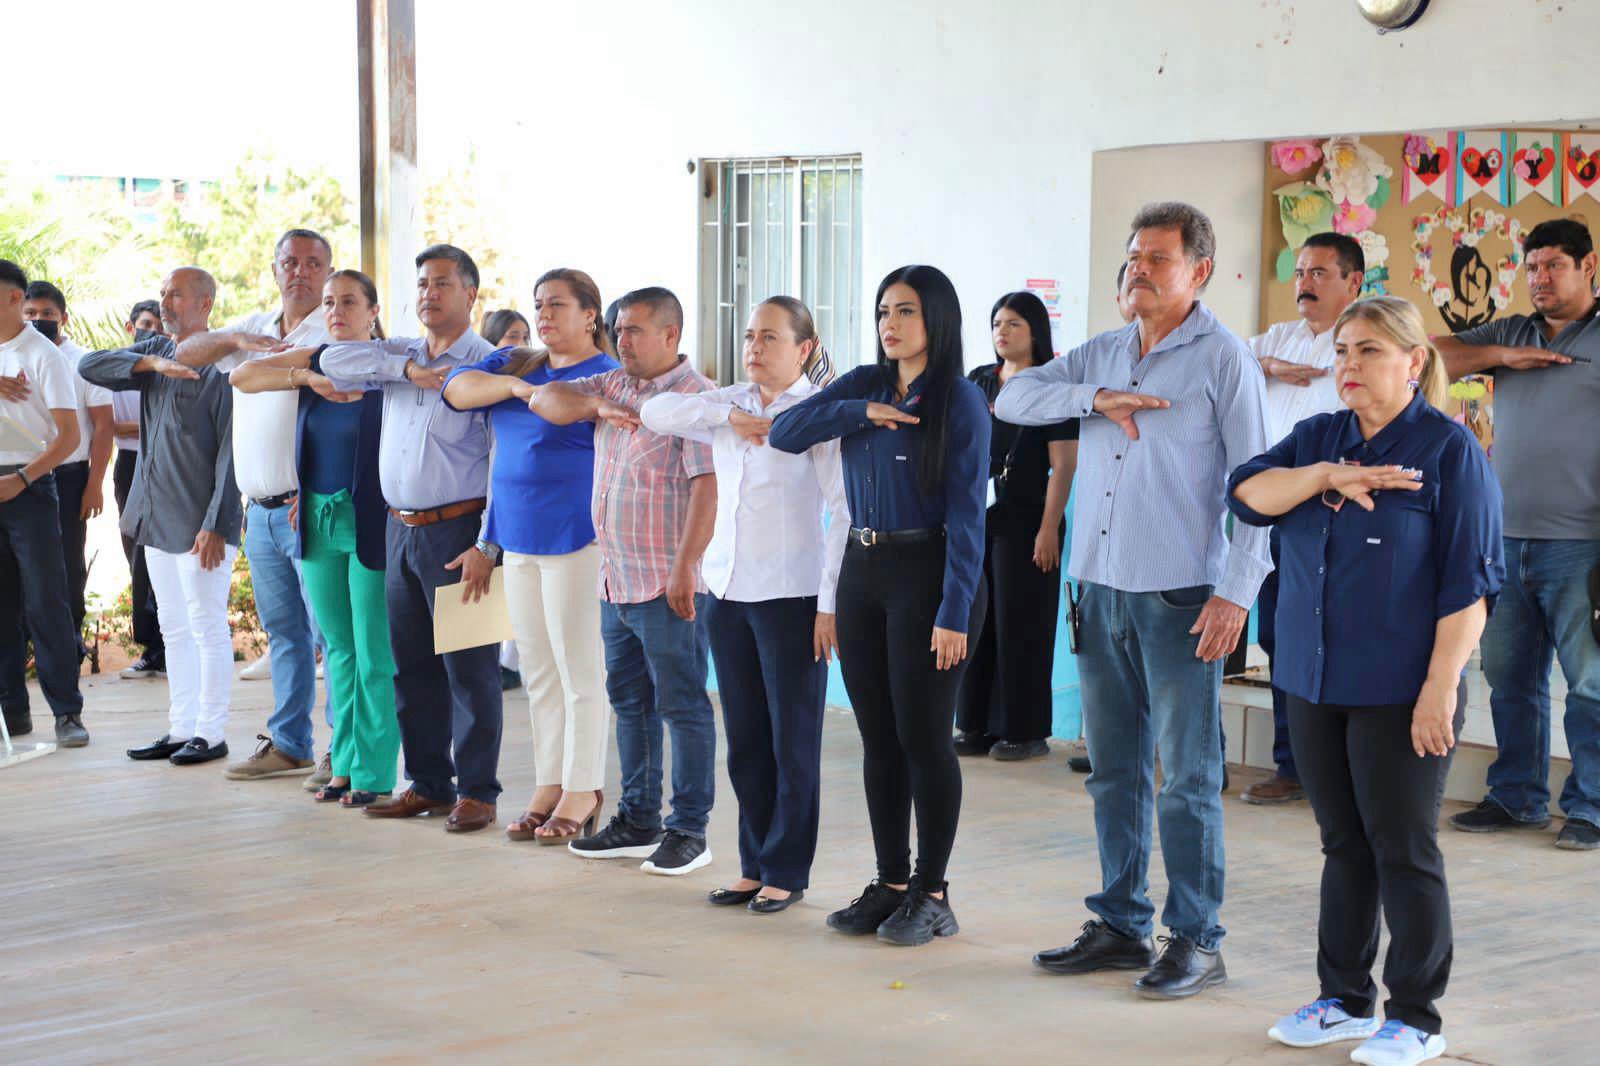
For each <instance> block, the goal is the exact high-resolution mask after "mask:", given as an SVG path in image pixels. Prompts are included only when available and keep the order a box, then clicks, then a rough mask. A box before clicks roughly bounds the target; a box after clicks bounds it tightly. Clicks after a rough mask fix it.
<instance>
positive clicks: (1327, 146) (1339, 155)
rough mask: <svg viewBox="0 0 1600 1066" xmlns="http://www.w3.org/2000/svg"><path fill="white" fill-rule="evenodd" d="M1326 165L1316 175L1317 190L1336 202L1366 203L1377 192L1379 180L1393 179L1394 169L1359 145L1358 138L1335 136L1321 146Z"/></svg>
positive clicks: (1365, 147) (1372, 152) (1371, 151)
mask: <svg viewBox="0 0 1600 1066" xmlns="http://www.w3.org/2000/svg"><path fill="white" fill-rule="evenodd" d="M1322 155H1323V158H1324V159H1326V160H1327V163H1326V165H1325V166H1323V168H1322V169H1321V170H1319V171H1318V172H1317V187H1318V188H1320V189H1322V190H1323V191H1324V192H1326V193H1327V194H1328V195H1329V196H1331V197H1332V198H1333V199H1334V201H1335V202H1340V201H1344V200H1349V201H1350V202H1352V203H1365V202H1366V201H1367V198H1368V197H1370V196H1371V195H1372V194H1373V193H1375V192H1377V191H1378V179H1379V178H1389V177H1393V176H1394V168H1393V167H1391V166H1389V164H1387V163H1385V162H1384V161H1383V156H1381V155H1379V154H1378V153H1377V152H1375V151H1373V150H1372V149H1371V148H1368V147H1367V146H1366V145H1364V144H1362V143H1361V140H1360V138H1358V137H1334V138H1331V139H1330V140H1328V141H1326V142H1324V143H1323V145H1322Z"/></svg>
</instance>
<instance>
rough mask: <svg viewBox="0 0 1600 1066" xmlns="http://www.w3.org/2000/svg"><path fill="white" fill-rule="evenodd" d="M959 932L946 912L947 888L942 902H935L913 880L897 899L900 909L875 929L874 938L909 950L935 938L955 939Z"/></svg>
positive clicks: (947, 908)
mask: <svg viewBox="0 0 1600 1066" xmlns="http://www.w3.org/2000/svg"><path fill="white" fill-rule="evenodd" d="M959 932H961V926H960V925H959V924H957V922H956V916H955V912H954V911H952V910H951V909H950V886H949V885H946V886H945V890H944V899H935V898H934V897H933V894H932V893H931V892H924V891H923V890H922V886H921V885H918V884H917V883H916V882H915V881H913V882H912V883H911V887H910V889H908V890H907V891H906V893H905V896H904V897H903V898H902V899H901V900H900V906H898V907H896V908H895V911H894V913H893V914H891V915H889V917H887V918H885V919H884V920H883V924H882V925H880V926H878V939H879V940H881V941H883V942H884V943H885V944H896V945H898V946H900V947H903V948H913V947H919V946H920V945H922V944H929V943H932V942H933V938H934V937H936V936H955V935H956V934H957V933H959Z"/></svg>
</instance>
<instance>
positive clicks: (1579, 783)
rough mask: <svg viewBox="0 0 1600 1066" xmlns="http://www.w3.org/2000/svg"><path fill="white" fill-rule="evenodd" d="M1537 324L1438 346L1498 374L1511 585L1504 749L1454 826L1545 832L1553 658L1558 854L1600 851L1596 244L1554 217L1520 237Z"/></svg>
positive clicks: (1497, 704) (1514, 322)
mask: <svg viewBox="0 0 1600 1066" xmlns="http://www.w3.org/2000/svg"><path fill="white" fill-rule="evenodd" d="M1522 247H1523V252H1524V254H1525V256H1526V259H1525V264H1526V267H1527V271H1528V292H1529V295H1530V297H1531V298H1532V301H1533V306H1534V312H1535V313H1534V314H1532V315H1511V316H1508V317H1506V318H1499V319H1495V320H1494V321H1492V322H1488V323H1485V324H1484V325H1482V326H1478V327H1477V328H1475V329H1470V330H1467V331H1466V332H1464V333H1461V334H1458V335H1457V336H1455V337H1435V338H1434V343H1435V344H1437V345H1438V347H1439V351H1440V353H1441V354H1442V355H1443V356H1444V359H1445V365H1446V366H1447V367H1448V369H1449V371H1450V376H1451V377H1452V378H1457V377H1460V376H1461V375H1463V374H1471V373H1490V374H1493V375H1494V468H1495V472H1496V473H1497V474H1498V475H1499V478H1500V487H1501V491H1502V492H1503V493H1504V495H1505V555H1506V558H1505V562H1506V583H1505V587H1504V589H1503V590H1502V591H1501V594H1500V601H1499V603H1498V604H1497V605H1496V607H1495V609H1494V613H1493V614H1492V615H1491V616H1490V618H1489V624H1488V628H1487V629H1485V630H1484V634H1483V645H1482V653H1483V672H1484V676H1485V678H1487V680H1488V682H1489V689H1490V706H1491V707H1492V709H1493V712H1494V732H1495V740H1496V742H1497V743H1498V744H1499V748H1500V753H1499V755H1498V756H1497V757H1496V759H1495V761H1494V764H1493V765H1491V766H1490V767H1489V795H1488V797H1487V798H1486V799H1485V800H1484V801H1483V802H1482V803H1480V804H1478V806H1477V807H1476V808H1474V809H1472V810H1470V811H1464V812H1462V813H1461V814H1458V815H1456V816H1455V817H1453V818H1451V819H1450V824H1451V825H1453V826H1455V828H1457V829H1460V830H1463V831H1465V832H1469V833H1491V832H1495V831H1497V830H1501V829H1542V828H1544V827H1546V826H1548V825H1549V824H1550V811H1549V806H1550V789H1549V787H1548V784H1547V782H1548V779H1549V773H1550V691H1549V678H1550V667H1551V664H1552V661H1555V662H1559V663H1560V664H1561V672H1562V673H1563V674H1564V675H1565V676H1566V679H1567V698H1566V707H1567V709H1566V717H1565V719H1564V722H1563V724H1564V726H1565V729H1566V735H1567V747H1568V748H1569V749H1570V750H1571V752H1572V773H1571V775H1569V776H1568V778H1567V783H1566V786H1565V787H1564V788H1563V789H1562V790H1561V811H1562V813H1563V814H1565V815H1566V825H1565V826H1564V827H1563V828H1562V830H1561V833H1560V835H1559V836H1558V837H1557V838H1556V846H1557V847H1560V848H1566V849H1569V850H1573V851H1589V850H1593V849H1596V848H1600V643H1597V642H1596V640H1595V634H1594V631H1593V630H1592V628H1591V626H1590V617H1591V611H1592V610H1593V607H1592V606H1591V603H1590V595H1589V575H1590V574H1591V572H1593V571H1595V569H1596V567H1597V566H1600V433H1597V432H1596V431H1595V416H1596V413H1597V412H1600V318H1597V317H1596V311H1597V310H1600V305H1597V304H1596V301H1595V296H1594V284H1595V251H1594V241H1593V240H1592V238H1591V237H1590V236H1589V231H1588V229H1587V228H1585V226H1584V225H1583V223H1581V222H1576V221H1573V220H1571V219H1553V220H1551V221H1549V222H1542V223H1540V224H1539V225H1537V226H1535V227H1534V228H1533V229H1532V230H1531V231H1530V232H1529V233H1528V236H1527V238H1526V239H1525V240H1524V241H1523V245H1522Z"/></svg>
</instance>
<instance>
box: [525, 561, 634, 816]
mask: <svg viewBox="0 0 1600 1066" xmlns="http://www.w3.org/2000/svg"><path fill="white" fill-rule="evenodd" d="M505 571H506V576H505V581H506V601H507V603H508V604H509V606H510V610H511V631H512V633H513V634H514V635H515V636H516V638H517V658H518V659H519V660H520V665H521V669H522V680H523V682H524V683H525V684H526V685H527V688H528V717H529V718H530V719H531V720H532V723H533V761H534V772H535V774H536V775H537V779H538V784H539V785H540V787H543V786H546V785H560V786H561V787H562V788H564V789H567V790H568V791H572V792H586V791H589V790H591V789H598V788H600V787H601V786H602V785H604V784H605V779H606V744H607V743H608V742H609V740H610V737H611V705H610V703H609V702H608V701H607V699H606V667H605V651H604V646H603V645H602V643H601V640H600V597H599V595H598V594H597V593H596V592H595V589H596V587H597V586H598V584H599V579H600V546H599V545H597V544H590V545H589V546H587V547H585V548H580V549H579V550H577V551H575V552H571V553H569V554H567V555H518V554H517V553H515V552H506V553H505Z"/></svg>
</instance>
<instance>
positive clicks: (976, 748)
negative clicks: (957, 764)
mask: <svg viewBox="0 0 1600 1066" xmlns="http://www.w3.org/2000/svg"><path fill="white" fill-rule="evenodd" d="M954 744H955V749H956V754H957V755H987V754H989V749H990V748H992V747H994V737H986V736H984V735H983V734H982V733H962V732H958V733H957V734H956V737H955V741H954Z"/></svg>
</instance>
